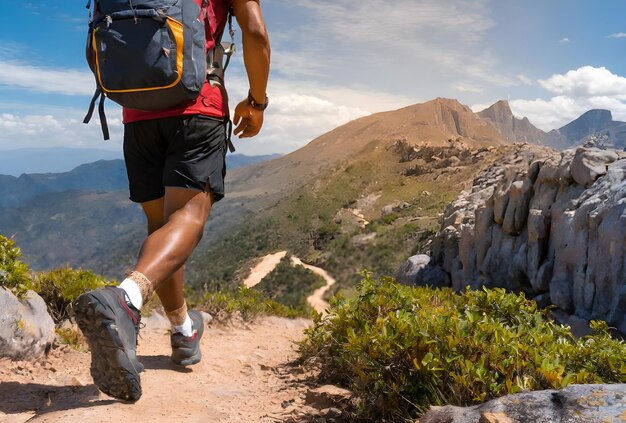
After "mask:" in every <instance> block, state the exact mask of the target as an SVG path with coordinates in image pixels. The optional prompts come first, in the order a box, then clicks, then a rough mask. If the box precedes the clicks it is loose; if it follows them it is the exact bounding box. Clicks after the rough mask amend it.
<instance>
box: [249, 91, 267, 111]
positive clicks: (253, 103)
mask: <svg viewBox="0 0 626 423" xmlns="http://www.w3.org/2000/svg"><path fill="white" fill-rule="evenodd" d="M248 103H249V104H250V106H252V108H253V109H257V110H260V111H263V110H265V109H267V106H268V105H269V104H270V99H269V98H267V95H266V96H265V103H263V104H261V103H257V101H256V100H255V99H254V97H252V94H251V93H250V91H248Z"/></svg>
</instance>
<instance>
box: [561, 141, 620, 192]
mask: <svg viewBox="0 0 626 423" xmlns="http://www.w3.org/2000/svg"><path fill="white" fill-rule="evenodd" d="M618 158H619V156H618V154H617V152H615V151H613V150H600V149H598V148H579V149H578V150H576V154H574V159H573V160H572V166H571V172H572V177H573V178H574V180H575V181H576V183H578V184H579V185H582V186H584V187H586V188H589V187H590V186H591V185H592V184H593V183H594V182H595V181H596V179H598V177H600V176H602V175H605V174H606V171H607V166H608V165H609V164H611V163H613V162H614V161H616V160H617V159H618Z"/></svg>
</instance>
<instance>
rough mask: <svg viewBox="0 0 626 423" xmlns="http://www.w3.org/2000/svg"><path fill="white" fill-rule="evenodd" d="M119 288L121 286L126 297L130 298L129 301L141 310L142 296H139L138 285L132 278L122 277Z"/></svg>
mask: <svg viewBox="0 0 626 423" xmlns="http://www.w3.org/2000/svg"><path fill="white" fill-rule="evenodd" d="M119 288H122V289H123V290H124V292H126V295H128V298H129V299H130V303H131V304H132V305H133V307H135V308H136V309H137V310H141V307H142V306H143V298H141V290H140V289H139V285H137V283H136V282H135V281H134V280H132V279H128V278H126V279H124V280H123V281H122V283H121V284H120V286H119Z"/></svg>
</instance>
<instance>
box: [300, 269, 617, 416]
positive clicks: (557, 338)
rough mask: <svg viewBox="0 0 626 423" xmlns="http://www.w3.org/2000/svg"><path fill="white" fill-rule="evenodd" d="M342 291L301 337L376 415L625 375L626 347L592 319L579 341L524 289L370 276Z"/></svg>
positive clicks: (304, 352) (313, 359)
mask: <svg viewBox="0 0 626 423" xmlns="http://www.w3.org/2000/svg"><path fill="white" fill-rule="evenodd" d="M357 291H358V292H357V293H358V295H357V296H356V297H355V298H354V299H351V300H346V299H342V298H335V299H333V300H332V301H331V308H330V314H329V315H328V316H327V317H325V318H322V317H320V316H318V317H317V318H316V320H315V324H314V326H313V327H311V328H309V329H308V330H307V332H306V338H305V339H304V340H303V341H302V342H301V343H300V344H299V350H300V354H301V357H302V358H303V359H304V360H306V361H308V362H309V363H317V364H318V365H319V366H320V369H321V371H322V374H321V376H322V377H325V378H328V379H329V380H330V381H331V382H334V383H340V384H343V385H346V386H347V387H348V388H349V389H351V390H352V391H353V392H355V394H356V395H357V396H358V397H360V399H361V400H362V401H360V403H361V404H362V410H361V413H362V415H363V417H365V418H368V419H379V420H380V419H387V418H391V419H395V418H398V419H403V418H412V417H414V416H415V414H419V413H420V412H422V411H424V410H425V409H427V408H428V406H430V405H439V404H455V405H469V404H472V403H479V402H483V401H485V400H488V399H491V398H494V397H498V396H501V395H505V394H512V393H516V392H519V391H525V390H535V389H547V388H560V387H563V386H566V385H568V384H569V383H610V382H626V363H625V361H624V357H626V345H625V344H624V343H623V342H621V341H617V340H614V339H612V338H611V337H610V335H609V334H608V332H607V330H608V328H607V326H606V324H605V323H601V322H593V323H592V326H593V329H594V331H595V333H594V334H593V335H590V336H586V337H583V338H580V339H575V338H574V337H573V336H572V335H571V333H570V331H569V330H568V328H566V327H563V326H560V325H556V324H554V323H553V322H551V321H548V320H546V317H547V314H546V312H545V311H541V310H538V309H537V305H536V303H535V302H533V301H529V300H526V299H525V298H524V296H523V294H507V293H506V292H505V291H504V290H502V289H494V290H486V289H485V290H482V291H469V290H468V291H466V292H464V293H462V294H460V295H458V294H455V293H453V292H452V291H451V290H449V289H442V290H432V289H429V288H425V287H420V288H413V287H406V286H400V285H398V284H396V283H395V282H394V281H393V280H392V279H389V278H383V279H381V280H373V279H372V278H371V275H370V274H365V275H364V279H363V280H362V281H361V282H360V284H359V285H358V288H357Z"/></svg>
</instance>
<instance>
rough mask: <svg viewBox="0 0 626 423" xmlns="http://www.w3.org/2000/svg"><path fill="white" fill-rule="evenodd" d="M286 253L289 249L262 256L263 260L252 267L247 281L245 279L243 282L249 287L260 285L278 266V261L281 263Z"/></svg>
mask: <svg viewBox="0 0 626 423" xmlns="http://www.w3.org/2000/svg"><path fill="white" fill-rule="evenodd" d="M286 255H287V251H280V252H278V253H274V254H268V255H266V256H265V257H262V258H261V261H259V262H258V263H257V264H256V266H254V267H253V268H252V269H250V275H249V276H248V277H247V278H246V280H245V281H243V284H244V285H245V286H247V287H248V288H252V287H253V286H255V285H258V284H259V283H260V282H261V280H262V279H263V278H264V277H266V276H267V275H268V274H269V273H270V272H271V271H272V270H274V268H275V267H276V266H278V263H280V261H281V260H282V259H283V257H285V256H286Z"/></svg>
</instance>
